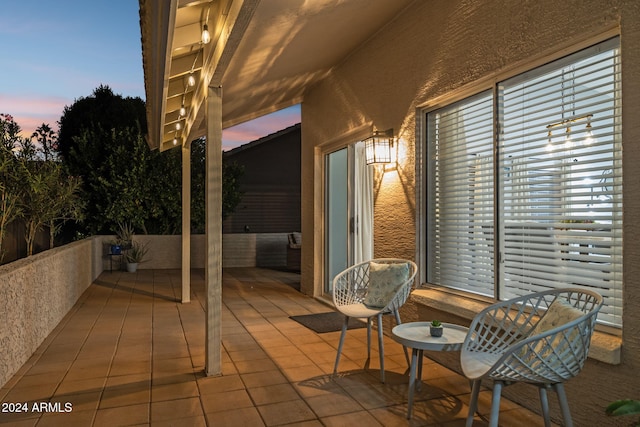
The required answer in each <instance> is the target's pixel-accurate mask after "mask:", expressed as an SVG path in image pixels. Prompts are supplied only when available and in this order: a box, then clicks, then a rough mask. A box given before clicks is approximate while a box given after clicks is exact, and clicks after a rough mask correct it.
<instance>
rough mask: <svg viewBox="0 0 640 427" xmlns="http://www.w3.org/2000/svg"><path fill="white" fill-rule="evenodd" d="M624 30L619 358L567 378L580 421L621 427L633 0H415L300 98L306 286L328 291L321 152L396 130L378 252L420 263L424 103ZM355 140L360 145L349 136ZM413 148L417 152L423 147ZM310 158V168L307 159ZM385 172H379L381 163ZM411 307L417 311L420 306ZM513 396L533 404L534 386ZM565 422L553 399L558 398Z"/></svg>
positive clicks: (634, 182) (639, 353)
mask: <svg viewBox="0 0 640 427" xmlns="http://www.w3.org/2000/svg"><path fill="white" fill-rule="evenodd" d="M615 33H617V34H620V36H621V45H622V81H623V84H622V86H623V127H622V137H623V149H624V158H623V168H624V171H623V173H624V299H625V310H624V316H623V322H624V330H623V334H622V341H623V345H622V350H621V351H622V353H621V364H619V365H609V364H605V363H602V362H596V361H593V360H590V361H589V362H588V364H587V366H586V367H585V369H584V371H583V372H582V373H581V374H580V376H578V377H577V378H575V379H572V380H571V381H569V382H568V384H567V393H568V397H569V403H570V406H571V408H572V415H573V417H574V421H575V424H576V425H578V426H581V425H616V422H618V423H619V422H620V420H616V419H611V418H608V417H606V416H605V415H604V414H603V411H604V407H605V406H606V404H607V403H608V402H610V401H612V400H615V399H618V398H636V399H640V388H638V384H640V369H639V368H640V310H639V309H638V307H639V305H640V271H638V270H639V269H640V259H639V258H640V246H639V244H638V242H640V229H639V227H640V225H638V224H640V218H639V217H640V206H639V205H640V168H638V167H637V166H635V165H637V164H638V162H639V161H640V120H638V117H639V115H640V2H639V1H637V0H618V1H607V0H564V1H557V0H501V1H472V0H431V1H416V2H415V3H414V4H413V5H412V6H410V7H409V8H408V9H407V10H405V11H404V12H403V13H402V14H401V16H399V17H398V18H397V19H396V20H394V21H392V22H390V23H389V25H388V26H387V27H385V28H384V29H382V30H381V31H380V32H379V33H378V34H377V35H376V36H375V37H374V38H372V39H370V40H369V41H368V42H367V43H366V44H365V45H364V46H362V48H361V49H360V50H359V51H358V52H356V53H355V54H352V55H351V56H349V57H348V58H346V59H345V60H344V61H343V63H341V64H340V65H339V66H338V67H337V68H336V69H334V70H333V72H332V73H331V74H330V75H329V76H328V77H327V78H326V79H325V80H324V81H323V82H322V83H321V84H319V85H317V86H316V87H314V88H313V90H311V91H309V92H308V93H307V94H306V95H305V98H304V102H303V103H302V144H303V148H302V164H303V168H302V170H303V176H302V200H303V202H302V209H303V210H302V218H303V225H302V232H303V234H304V235H305V247H304V248H303V253H302V257H303V259H302V290H303V292H306V293H309V294H316V295H318V294H319V293H320V292H321V287H322V257H323V247H322V233H323V231H322V224H323V219H324V218H323V215H322V212H323V206H322V204H323V170H322V168H323V154H324V153H325V152H326V151H327V150H328V148H327V145H331V147H332V148H336V147H335V141H341V138H342V137H343V136H344V135H348V134H349V133H352V132H353V131H354V130H355V129H359V128H362V127H363V126H372V125H373V126H375V127H376V128H377V129H381V130H384V129H388V128H394V130H395V134H396V136H398V137H400V143H399V144H398V151H399V153H400V154H399V156H400V157H401V159H400V162H399V166H398V167H397V169H395V170H390V171H386V172H384V174H383V173H382V171H381V170H380V169H378V171H377V180H376V190H375V217H374V219H375V232H374V243H375V256H402V257H407V258H412V259H413V258H415V257H416V255H415V254H416V251H417V250H418V249H417V248H416V237H415V236H416V223H417V221H416V215H417V213H418V212H420V211H419V206H420V203H421V202H420V197H418V196H416V195H417V194H420V191H417V189H416V180H415V170H416V159H417V160H418V161H419V159H420V156H419V155H418V156H416V151H418V152H419V150H420V147H419V146H418V147H416V143H417V144H420V143H421V141H423V137H422V136H421V135H419V131H417V130H416V129H420V124H421V123H420V122H419V121H420V120H421V119H420V117H421V116H420V115H419V114H417V113H416V112H417V110H418V109H420V108H421V107H422V106H424V105H434V104H436V103H438V102H447V101H450V100H451V99H452V97H453V96H454V95H461V94H462V93H463V92H465V91H467V90H469V88H470V87H471V86H473V87H474V88H475V89H476V91H477V90H479V89H480V88H481V85H482V84H483V83H484V84H485V87H490V85H491V83H492V82H493V81H495V80H497V79H503V78H505V77H508V76H509V75H514V74H516V73H517V72H520V71H524V70H525V69H528V68H533V67H535V66H536V65H541V64H542V63H543V62H545V61H548V60H551V59H554V58H557V57H560V56H562V55H564V54H568V53H571V52H573V51H575V50H577V49H578V48H579V47H586V46H588V45H589V44H592V43H595V42H596V41H598V40H599V39H600V40H601V39H603V35H604V34H607V35H610V34H615ZM343 142H344V143H347V142H355V140H354V141H343ZM416 148H417V149H416ZM309 164H314V167H313V168H310V167H304V165H309ZM378 168H380V167H378ZM413 313H415V314H416V315H419V314H420V310H417V309H414V310H413ZM514 390H515V391H511V392H510V391H509V388H507V390H506V391H505V394H506V395H508V396H510V397H512V398H517V399H518V400H519V401H520V402H521V403H522V404H524V405H526V406H528V407H531V408H532V409H534V410H537V409H538V407H539V404H538V398H537V390H535V389H533V388H532V387H525V388H524V389H523V388H522V387H520V388H517V389H514ZM552 411H553V414H554V417H555V418H556V419H558V416H559V413H558V409H557V404H556V403H555V402H552Z"/></svg>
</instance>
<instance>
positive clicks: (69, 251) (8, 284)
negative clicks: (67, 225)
mask: <svg viewBox="0 0 640 427" xmlns="http://www.w3.org/2000/svg"><path fill="white" fill-rule="evenodd" d="M100 246H101V239H100V238H99V237H98V238H90V239H85V240H82V241H79V242H75V243H71V244H69V245H65V246H62V247H59V248H54V249H51V250H48V251H45V252H42V253H39V254H37V255H34V256H31V257H28V258H24V259H20V260H17V261H14V262H12V263H9V264H5V265H3V266H1V267H0V301H2V303H0V321H1V322H2V327H0V386H2V385H4V384H5V383H6V382H7V381H8V380H9V379H10V378H11V376H12V375H13V374H15V373H16V372H17V370H18V369H20V367H21V366H22V365H23V364H24V363H25V362H26V361H27V360H28V359H29V357H31V355H32V354H33V353H34V352H36V350H37V348H38V346H39V345H40V344H41V343H42V342H43V341H44V339H45V338H46V337H47V336H48V335H49V334H50V333H51V331H53V329H54V328H55V327H56V326H57V325H58V323H59V322H60V321H61V320H62V319H63V318H64V316H65V315H66V314H67V312H68V311H69V310H70V309H71V307H73V305H74V304H75V302H76V301H77V300H78V298H80V296H81V295H82V293H83V292H84V291H85V289H87V287H88V286H89V285H90V284H91V283H92V282H93V281H94V280H95V279H96V278H97V277H98V275H99V274H100V273H101V272H102V270H100V269H99V268H94V266H98V265H100V264H99V263H98V262H96V261H97V260H99V259H100V256H101V250H100V249H101V247H100Z"/></svg>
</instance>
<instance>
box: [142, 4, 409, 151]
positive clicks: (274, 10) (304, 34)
mask: <svg viewBox="0 0 640 427" xmlns="http://www.w3.org/2000/svg"><path fill="white" fill-rule="evenodd" d="M139 1H140V25H141V31H142V52H143V66H144V74H145V89H146V95H147V97H146V99H147V120H148V126H149V145H150V146H151V147H152V148H159V149H161V150H165V149H168V148H172V147H173V143H172V141H173V138H174V136H175V135H176V133H177V131H176V126H175V125H176V123H177V122H180V124H181V130H180V131H179V132H180V134H182V138H183V139H185V140H187V141H190V140H193V139H195V138H197V137H200V136H203V135H204V134H205V127H204V126H205V123H204V110H205V108H204V100H205V99H206V92H207V88H208V87H209V86H222V88H223V95H222V96H223V100H222V102H223V104H222V120H223V123H222V126H223V127H224V128H226V127H230V126H233V125H235V124H238V123H241V122H244V121H247V120H251V119H253V118H256V117H259V116H262V115H264V114H267V113H270V112H273V111H276V110H279V109H282V108H285V107H288V106H291V105H294V104H297V103H300V102H301V101H302V99H303V97H304V94H305V91H306V89H307V88H308V87H309V86H311V85H314V84H315V83H317V82H318V81H320V80H321V79H324V78H326V77H327V76H328V75H329V74H330V73H331V70H332V68H333V67H334V66H336V65H337V64H339V63H341V61H343V60H344V59H345V58H347V57H348V56H349V55H351V54H352V53H353V52H355V51H356V50H358V49H359V47H360V46H362V45H363V44H364V43H365V42H366V41H367V40H368V39H369V38H371V37H372V36H373V35H374V34H375V33H377V32H378V31H379V30H380V29H381V28H382V27H384V26H386V25H388V24H389V23H390V22H392V21H393V19H394V17H395V16H397V15H398V14H399V13H400V12H401V11H402V10H404V9H405V8H406V7H407V6H408V5H409V4H410V3H412V2H413V1H415V0H393V1H390V0H343V1H340V2H336V1H335V0H313V1H306V2H301V1H294V0H289V1H271V0H263V1H260V0H243V1H241V0H218V1H202V0H139ZM205 23H206V24H207V26H208V29H209V32H210V34H211V36H212V40H211V42H210V43H208V44H204V45H203V44H201V33H202V29H203V26H204V24H205ZM191 73H193V74H194V76H195V78H196V84H195V86H193V87H190V86H188V84H187V79H188V77H189V75H190V74H191ZM182 104H184V105H185V108H186V109H187V113H186V115H185V116H180V113H179V111H180V107H181V106H182Z"/></svg>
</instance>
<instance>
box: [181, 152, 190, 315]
mask: <svg viewBox="0 0 640 427" xmlns="http://www.w3.org/2000/svg"><path fill="white" fill-rule="evenodd" d="M187 302H191V145H190V144H189V143H187V142H186V141H185V143H184V144H183V145H182V303H183V304H184V303H187Z"/></svg>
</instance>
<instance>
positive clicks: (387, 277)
mask: <svg viewBox="0 0 640 427" xmlns="http://www.w3.org/2000/svg"><path fill="white" fill-rule="evenodd" d="M408 279H409V264H407V263H397V264H381V263H377V262H373V261H372V262H370V263H369V291H368V292H367V295H366V296H365V298H364V304H365V305H366V306H368V307H373V308H384V307H386V305H387V304H388V303H389V301H391V298H393V296H394V295H395V294H396V292H398V290H399V289H400V287H401V286H402V285H403V284H404V283H405V282H406V281H407V280H408Z"/></svg>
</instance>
